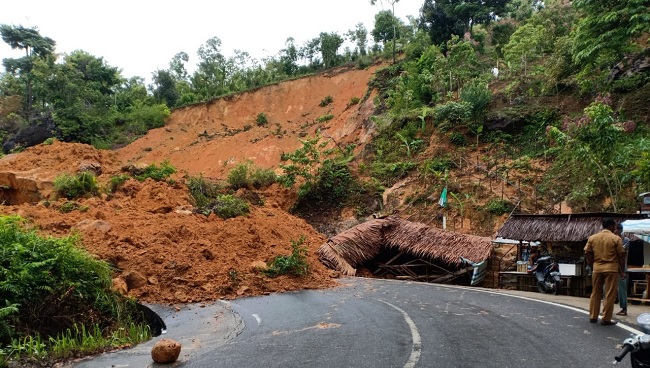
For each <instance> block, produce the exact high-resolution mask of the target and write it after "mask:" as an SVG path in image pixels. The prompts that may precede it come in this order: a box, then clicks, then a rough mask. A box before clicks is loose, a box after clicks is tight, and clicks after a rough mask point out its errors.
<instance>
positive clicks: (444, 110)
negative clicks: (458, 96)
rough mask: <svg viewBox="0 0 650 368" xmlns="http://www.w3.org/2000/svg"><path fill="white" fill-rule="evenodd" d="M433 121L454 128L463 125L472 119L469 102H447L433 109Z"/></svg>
mask: <svg viewBox="0 0 650 368" xmlns="http://www.w3.org/2000/svg"><path fill="white" fill-rule="evenodd" d="M434 115H435V119H436V121H438V122H439V124H441V125H444V126H446V125H450V127H454V126H456V125H458V124H465V123H468V122H469V121H470V119H471V118H472V104H470V103H469V102H465V101H463V102H447V103H446V104H443V105H438V106H436V108H435V112H434Z"/></svg>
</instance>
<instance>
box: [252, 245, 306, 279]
mask: <svg viewBox="0 0 650 368" xmlns="http://www.w3.org/2000/svg"><path fill="white" fill-rule="evenodd" d="M304 242H305V236H304V235H301V236H300V239H298V241H294V240H291V249H292V251H291V255H288V256H286V255H280V256H276V257H275V258H273V260H272V261H271V262H270V263H269V267H268V268H267V269H266V270H264V271H263V272H264V273H265V274H267V275H268V276H269V277H277V276H279V275H294V276H304V275H306V274H307V273H309V263H308V262H307V248H305V247H304V246H303V243H304Z"/></svg>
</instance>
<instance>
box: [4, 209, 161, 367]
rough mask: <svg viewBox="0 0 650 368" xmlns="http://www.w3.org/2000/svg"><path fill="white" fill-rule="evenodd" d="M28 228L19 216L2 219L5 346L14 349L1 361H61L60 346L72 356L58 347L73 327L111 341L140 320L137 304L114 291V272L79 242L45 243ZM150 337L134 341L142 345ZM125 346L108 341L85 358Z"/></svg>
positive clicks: (70, 239) (69, 239) (54, 240)
mask: <svg viewBox="0 0 650 368" xmlns="http://www.w3.org/2000/svg"><path fill="white" fill-rule="evenodd" d="M23 225H25V220H23V219H21V218H19V217H17V216H0V244H3V248H2V253H3V258H2V259H3V261H2V262H0V275H2V277H1V278H0V300H2V305H3V306H2V307H0V346H3V347H4V346H8V345H9V344H11V346H10V347H9V348H7V349H2V350H0V356H3V355H7V356H11V357H12V358H20V356H21V355H27V356H28V357H33V358H38V359H42V358H44V357H47V356H52V357H54V358H58V357H60V355H57V353H56V351H55V348H57V346H58V348H57V349H60V351H62V352H68V353H70V349H71V348H70V347H65V346H62V345H61V344H59V345H57V344H58V341H61V339H60V337H61V336H63V335H64V334H65V333H66V331H67V330H69V329H72V328H73V327H74V326H78V327H79V329H82V330H85V329H86V327H85V326H94V327H92V329H96V330H98V331H103V332H105V333H106V334H107V335H110V334H111V333H112V332H113V331H118V332H119V331H122V330H124V328H123V327H124V326H126V325H128V324H129V323H131V322H132V321H135V320H137V318H138V317H137V314H136V312H135V303H134V302H133V301H132V300H131V299H126V298H123V297H122V296H121V295H120V294H118V293H116V292H113V291H112V290H111V289H110V288H111V269H110V266H109V265H108V264H107V263H106V262H104V261H100V260H97V259H96V258H95V257H94V256H92V255H91V254H89V253H88V252H86V251H85V250H83V249H82V248H81V247H79V246H78V244H79V238H78V237H77V236H67V237H62V238H54V237H40V236H38V235H37V234H36V230H25V229H24V226H23ZM140 320H141V319H140ZM140 331H142V330H140ZM120 333H122V334H125V333H124V332H120ZM126 334H128V332H126ZM149 336H150V335H148V334H146V333H145V334H142V335H140V336H138V335H134V336H131V337H133V338H134V339H136V340H135V342H139V341H142V339H147V338H148V337H149ZM131 341H134V340H131ZM86 342H88V341H86ZM125 343H127V342H125V341H124V340H123V339H122V340H120V341H117V340H115V341H113V340H111V339H108V340H107V341H104V342H101V343H96V344H95V345H92V346H91V348H94V350H93V351H89V350H83V351H82V352H84V353H89V352H96V351H101V350H104V348H105V347H110V346H115V345H123V344H125ZM72 353H73V354H75V352H74V351H72Z"/></svg>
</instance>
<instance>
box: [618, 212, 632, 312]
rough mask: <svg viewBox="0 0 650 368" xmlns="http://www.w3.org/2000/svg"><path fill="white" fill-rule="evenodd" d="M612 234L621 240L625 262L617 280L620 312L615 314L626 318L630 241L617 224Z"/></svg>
mask: <svg viewBox="0 0 650 368" xmlns="http://www.w3.org/2000/svg"><path fill="white" fill-rule="evenodd" d="M614 234H616V235H618V236H620V237H621V239H623V249H625V255H624V256H623V259H624V260H625V262H624V263H625V265H624V267H623V272H624V273H623V276H621V278H620V279H619V280H618V305H620V306H621V310H620V311H619V312H618V313H616V315H617V316H627V255H628V254H629V253H630V239H628V238H627V237H625V236H623V225H621V224H617V225H616V231H615V232H614Z"/></svg>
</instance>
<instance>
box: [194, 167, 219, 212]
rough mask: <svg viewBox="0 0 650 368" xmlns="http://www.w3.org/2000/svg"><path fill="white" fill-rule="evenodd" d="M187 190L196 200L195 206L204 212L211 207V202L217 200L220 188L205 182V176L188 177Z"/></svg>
mask: <svg viewBox="0 0 650 368" xmlns="http://www.w3.org/2000/svg"><path fill="white" fill-rule="evenodd" d="M187 189H188V190H189V192H190V196H191V197H192V199H193V200H194V206H196V207H198V208H199V209H202V210H205V209H206V208H207V207H209V206H210V203H211V201H212V200H213V199H214V198H216V196H217V195H218V192H219V186H218V185H217V184H215V183H211V182H209V181H207V180H205V179H204V178H203V174H201V175H199V176H198V177H188V178H187ZM202 212H203V211H202ZM208 213H209V211H208Z"/></svg>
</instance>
